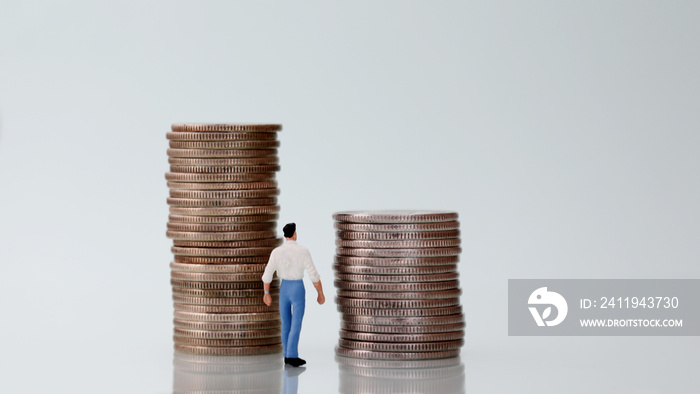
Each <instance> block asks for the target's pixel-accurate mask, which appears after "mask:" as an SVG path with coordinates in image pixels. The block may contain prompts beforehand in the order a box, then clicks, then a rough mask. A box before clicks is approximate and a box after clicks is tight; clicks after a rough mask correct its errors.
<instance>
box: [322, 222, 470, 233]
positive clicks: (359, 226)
mask: <svg viewBox="0 0 700 394" xmlns="http://www.w3.org/2000/svg"><path fill="white" fill-rule="evenodd" d="M333 226H334V227H335V228H336V229H337V230H342V231H374V232H379V231H390V232H400V231H412V232H418V231H440V230H456V229H459V222H458V221H456V220H452V221H449V222H432V223H347V222H334V223H333Z"/></svg>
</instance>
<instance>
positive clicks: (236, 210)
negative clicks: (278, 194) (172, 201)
mask: <svg viewBox="0 0 700 394" xmlns="http://www.w3.org/2000/svg"><path fill="white" fill-rule="evenodd" d="M279 211H280V207H279V205H268V206H259V207H213V208H183V207H170V213H171V214H173V215H184V216H253V215H269V214H276V213H278V212H279Z"/></svg>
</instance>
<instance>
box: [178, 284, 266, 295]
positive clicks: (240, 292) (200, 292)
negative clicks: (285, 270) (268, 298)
mask: <svg viewBox="0 0 700 394" xmlns="http://www.w3.org/2000/svg"><path fill="white" fill-rule="evenodd" d="M272 283H275V282H272ZM270 294H272V295H276V294H279V288H278V287H271V288H270ZM173 295H179V296H185V297H211V298H262V297H263V288H262V287H261V288H259V289H242V290H203V289H173Z"/></svg>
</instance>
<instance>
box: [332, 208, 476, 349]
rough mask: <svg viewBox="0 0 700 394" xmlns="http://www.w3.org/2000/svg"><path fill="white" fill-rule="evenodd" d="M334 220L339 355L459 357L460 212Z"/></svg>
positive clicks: (350, 215) (354, 215) (341, 215)
mask: <svg viewBox="0 0 700 394" xmlns="http://www.w3.org/2000/svg"><path fill="white" fill-rule="evenodd" d="M333 218H334V219H335V220H336V222H335V228H336V230H337V231H336V235H337V238H336V245H337V249H336V252H337V253H336V257H335V265H334V270H335V277H336V280H335V286H336V289H337V298H336V303H337V305H338V311H339V312H341V319H342V321H341V331H340V341H339V344H338V347H336V354H337V355H339V356H346V357H356V358H367V359H380V360H426V359H438V358H447V357H456V356H458V355H459V351H460V348H461V347H462V345H463V343H464V318H463V315H462V307H461V305H460V300H459V296H460V295H461V291H460V288H459V280H458V272H457V263H458V261H459V253H460V252H461V249H460V247H459V246H460V238H459V222H458V221H457V218H458V216H457V213H456V212H446V211H347V212H337V213H335V214H334V215H333Z"/></svg>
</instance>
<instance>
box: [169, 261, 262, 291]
mask: <svg viewBox="0 0 700 394" xmlns="http://www.w3.org/2000/svg"><path fill="white" fill-rule="evenodd" d="M170 269H171V270H173V271H183V272H202V273H227V274H236V273H240V274H242V273H248V274H250V273H260V274H262V273H263V271H265V264H182V263H174V262H173V263H170ZM261 296H262V295H261Z"/></svg>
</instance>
